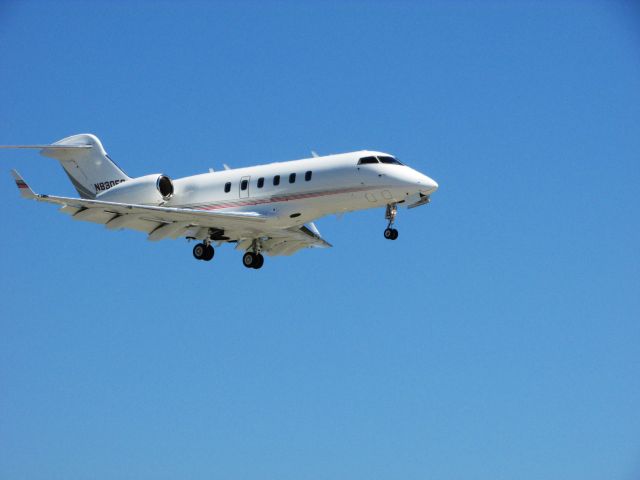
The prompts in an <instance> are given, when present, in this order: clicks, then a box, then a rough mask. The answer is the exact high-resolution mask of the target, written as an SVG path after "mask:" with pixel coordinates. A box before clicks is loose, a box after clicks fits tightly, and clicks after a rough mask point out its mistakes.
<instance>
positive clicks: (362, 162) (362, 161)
mask: <svg viewBox="0 0 640 480" xmlns="http://www.w3.org/2000/svg"><path fill="white" fill-rule="evenodd" d="M368 163H378V159H377V158H376V157H362V158H361V159H360V160H359V161H358V165H366V164H368Z"/></svg>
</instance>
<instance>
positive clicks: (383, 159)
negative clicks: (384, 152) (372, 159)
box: [378, 156, 402, 165]
mask: <svg viewBox="0 0 640 480" xmlns="http://www.w3.org/2000/svg"><path fill="white" fill-rule="evenodd" d="M378 160H380V163H388V164H391V165H402V163H400V162H399V161H398V160H397V159H395V158H393V157H386V156H385V157H383V156H379V157H378Z"/></svg>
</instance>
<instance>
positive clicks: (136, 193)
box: [96, 173, 173, 205]
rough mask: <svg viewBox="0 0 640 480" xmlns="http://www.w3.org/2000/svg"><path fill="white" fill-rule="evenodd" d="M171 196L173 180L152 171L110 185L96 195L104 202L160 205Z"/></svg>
mask: <svg viewBox="0 0 640 480" xmlns="http://www.w3.org/2000/svg"><path fill="white" fill-rule="evenodd" d="M172 196H173V182H172V181H171V179H170V178H169V177H167V176H166V175H161V174H159V173H154V174H153V175H145V176H144V177H138V178H133V179H131V180H127V181H125V182H122V183H119V184H117V185H115V186H113V187H111V188H110V189H109V190H107V191H106V192H102V193H101V194H100V195H98V196H97V197H96V199H98V200H104V201H105V202H117V203H137V204H140V205H160V204H161V203H163V202H166V201H167V200H169V199H170V198H171V197H172Z"/></svg>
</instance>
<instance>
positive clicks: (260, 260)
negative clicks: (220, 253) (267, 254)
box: [242, 252, 264, 270]
mask: <svg viewBox="0 0 640 480" xmlns="http://www.w3.org/2000/svg"><path fill="white" fill-rule="evenodd" d="M242 264H243V265H244V266H245V267H247V268H255V269H256V270H257V269H259V268H261V267H262V265H264V257H263V256H262V254H261V253H254V252H246V253H245V254H244V255H243V256H242Z"/></svg>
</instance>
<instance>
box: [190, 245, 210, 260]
mask: <svg viewBox="0 0 640 480" xmlns="http://www.w3.org/2000/svg"><path fill="white" fill-rule="evenodd" d="M206 251H207V246H206V245H205V244H204V243H198V244H197V245H196V246H195V247H193V256H194V257H195V259H196V260H202V259H203V258H204V255H205V253H206Z"/></svg>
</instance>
